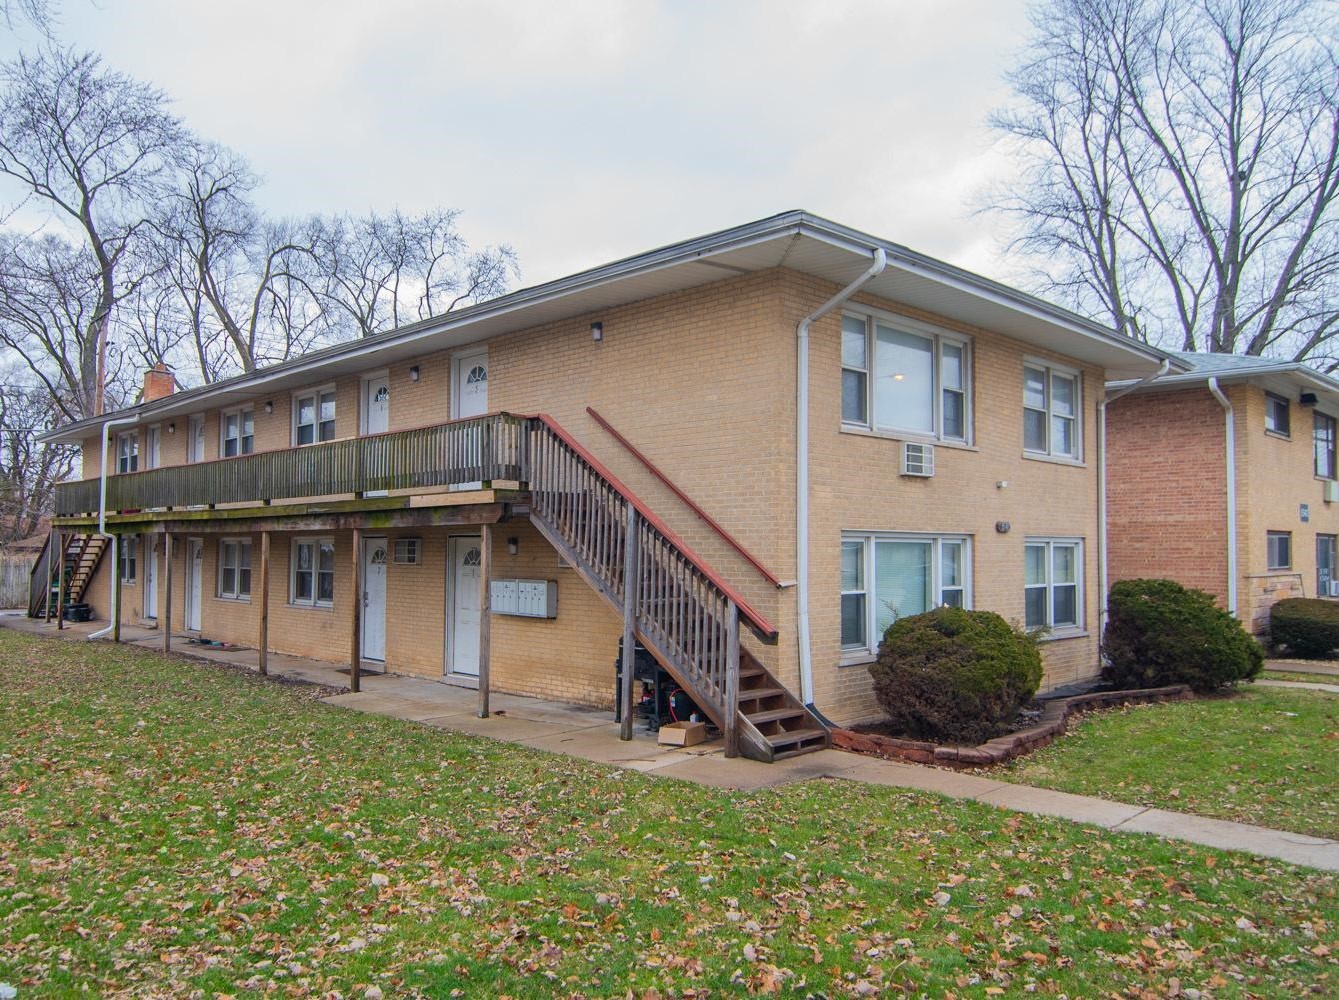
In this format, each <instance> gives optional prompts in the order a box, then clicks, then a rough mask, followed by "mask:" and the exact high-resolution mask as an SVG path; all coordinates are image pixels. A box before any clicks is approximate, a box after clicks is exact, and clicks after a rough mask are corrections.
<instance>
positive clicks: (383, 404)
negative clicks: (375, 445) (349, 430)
mask: <svg viewBox="0 0 1339 1000" xmlns="http://www.w3.org/2000/svg"><path fill="white" fill-rule="evenodd" d="M390 429H391V380H390V376H389V375H373V376H371V377H370V378H366V379H363V433H364V434H384V433H385V432H386V431H388V430H390Z"/></svg>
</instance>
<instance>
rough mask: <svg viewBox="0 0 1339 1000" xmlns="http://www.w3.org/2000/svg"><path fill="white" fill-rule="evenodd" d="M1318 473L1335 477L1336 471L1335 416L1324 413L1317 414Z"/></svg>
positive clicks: (1325, 477) (1325, 476)
mask: <svg viewBox="0 0 1339 1000" xmlns="http://www.w3.org/2000/svg"><path fill="white" fill-rule="evenodd" d="M1315 421H1316V423H1315V431H1314V435H1315V446H1316V475H1318V476H1320V477H1321V478H1322V479H1334V478H1335V473H1336V471H1339V470H1337V469H1336V465H1335V455H1334V417H1327V416H1326V415H1325V414H1323V413H1317V414H1316V415H1315Z"/></svg>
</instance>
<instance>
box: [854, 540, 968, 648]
mask: <svg viewBox="0 0 1339 1000" xmlns="http://www.w3.org/2000/svg"><path fill="white" fill-rule="evenodd" d="M968 559H969V552H968V540H967V538H966V537H964V536H949V535H945V536H942V537H941V536H933V535H884V534H869V535H859V534H850V533H847V534H844V535H843V536H842V551H841V637H842V648H843V649H874V648H876V647H877V646H878V644H879V639H880V637H881V636H882V635H883V633H884V631H885V630H886V629H887V628H888V626H889V625H891V624H892V623H893V622H895V621H897V619H899V618H902V617H905V616H906V615H918V614H921V613H922V612H925V611H929V610H930V609H931V608H934V607H940V606H944V605H947V606H949V607H954V608H965V607H971V594H970V591H969V587H968V580H969V579H970V576H971V573H970V568H969V566H968Z"/></svg>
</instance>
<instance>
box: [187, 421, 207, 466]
mask: <svg viewBox="0 0 1339 1000" xmlns="http://www.w3.org/2000/svg"><path fill="white" fill-rule="evenodd" d="M186 435H187V436H186V461H188V462H203V461H204V460H205V416H204V414H203V413H197V414H196V415H195V416H193V417H191V418H190V421H189V426H188V429H187V431H186Z"/></svg>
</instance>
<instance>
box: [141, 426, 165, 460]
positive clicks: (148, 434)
mask: <svg viewBox="0 0 1339 1000" xmlns="http://www.w3.org/2000/svg"><path fill="white" fill-rule="evenodd" d="M162 436H163V432H162V428H160V427H159V426H158V425H157V424H154V425H153V426H152V427H146V428H145V429H144V467H145V468H146V469H156V468H158V466H159V465H161V464H162V455H163V448H162Z"/></svg>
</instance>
